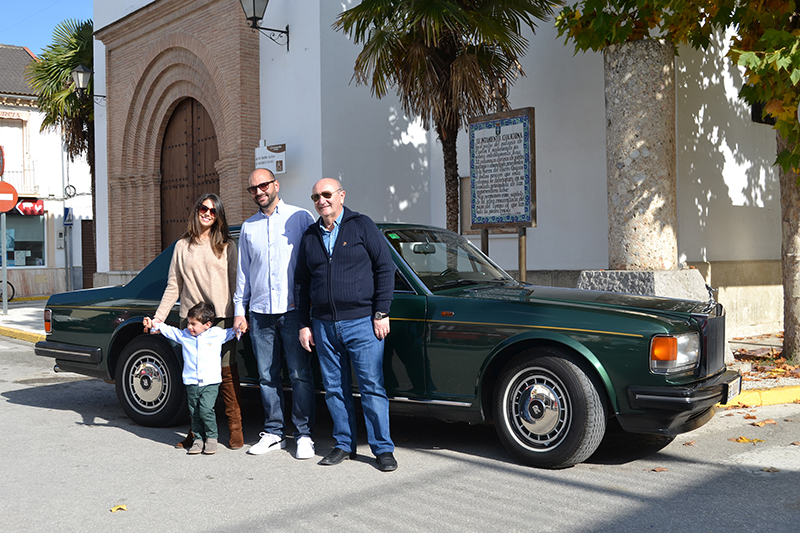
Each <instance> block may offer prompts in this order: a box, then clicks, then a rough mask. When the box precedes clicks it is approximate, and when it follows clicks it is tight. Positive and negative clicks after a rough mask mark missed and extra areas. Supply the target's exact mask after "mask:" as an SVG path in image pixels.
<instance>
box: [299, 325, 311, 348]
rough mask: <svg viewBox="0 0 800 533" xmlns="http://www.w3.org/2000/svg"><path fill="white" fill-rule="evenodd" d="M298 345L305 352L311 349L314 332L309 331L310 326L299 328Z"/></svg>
mask: <svg viewBox="0 0 800 533" xmlns="http://www.w3.org/2000/svg"><path fill="white" fill-rule="evenodd" d="M300 346H302V347H303V349H304V350H305V351H307V352H310V351H311V347H312V346H314V334H313V333H311V328H300Z"/></svg>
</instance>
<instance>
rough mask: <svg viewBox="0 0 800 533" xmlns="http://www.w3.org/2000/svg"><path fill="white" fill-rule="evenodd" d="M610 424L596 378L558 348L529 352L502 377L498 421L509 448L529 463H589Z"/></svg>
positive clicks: (497, 392)
mask: <svg viewBox="0 0 800 533" xmlns="http://www.w3.org/2000/svg"><path fill="white" fill-rule="evenodd" d="M606 422H607V416H606V407H605V404H604V402H603V400H602V398H601V397H600V395H599V393H598V391H597V388H596V387H595V385H594V384H593V383H592V380H591V379H590V378H589V376H588V375H587V374H586V372H584V371H583V370H582V369H581V367H580V366H579V365H578V364H576V362H574V361H573V360H571V359H570V358H569V357H568V356H567V355H565V354H562V353H561V352H559V351H558V350H555V349H552V348H539V349H536V350H530V351H527V352H525V353H523V354H521V355H519V356H517V357H515V358H514V359H512V360H511V361H510V362H509V363H508V364H507V365H506V367H505V368H504V369H503V371H502V373H501V374H500V379H499V381H498V383H497V387H496V389H495V397H494V423H495V426H496V429H497V433H498V435H499V436H500V440H501V441H502V442H503V445H504V446H505V447H506V449H507V450H508V451H509V452H510V453H511V454H512V455H513V456H514V457H516V458H517V459H518V460H519V461H521V462H523V463H525V464H527V465H530V466H535V467H540V468H565V467H569V466H573V465H575V464H577V463H580V462H582V461H585V460H586V459H588V458H589V456H591V455H592V453H594V451H595V450H596V449H597V447H598V446H599V445H600V442H601V441H602V440H603V434H604V433H605V429H606Z"/></svg>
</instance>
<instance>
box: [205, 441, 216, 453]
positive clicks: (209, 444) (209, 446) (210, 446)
mask: <svg viewBox="0 0 800 533" xmlns="http://www.w3.org/2000/svg"><path fill="white" fill-rule="evenodd" d="M215 453H217V439H206V446H205V448H203V455H214V454H215Z"/></svg>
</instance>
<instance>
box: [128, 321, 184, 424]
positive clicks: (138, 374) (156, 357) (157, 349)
mask: <svg viewBox="0 0 800 533" xmlns="http://www.w3.org/2000/svg"><path fill="white" fill-rule="evenodd" d="M115 378H116V388H117V398H119V402H120V404H121V405H122V409H123V410H124V411H125V414H127V415H128V417H129V418H130V419H131V420H133V421H134V422H136V423H137V424H139V425H142V426H150V427H166V426H172V425H175V424H176V423H178V422H179V421H180V419H181V418H182V417H183V418H185V417H186V389H185V388H184V386H183V383H182V381H181V364H180V361H179V358H178V356H177V354H176V353H175V350H174V349H173V347H172V346H171V345H170V344H169V343H168V342H167V341H166V340H164V339H163V338H161V337H156V336H150V335H140V336H138V337H136V338H134V339H133V340H132V341H131V342H129V343H128V345H127V346H125V349H123V350H122V354H121V355H120V358H119V361H118V362H117V369H116V372H115Z"/></svg>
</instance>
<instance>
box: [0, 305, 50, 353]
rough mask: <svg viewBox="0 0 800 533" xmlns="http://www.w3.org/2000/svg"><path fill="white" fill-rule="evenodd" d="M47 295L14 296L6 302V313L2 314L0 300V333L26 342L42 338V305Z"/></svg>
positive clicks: (43, 335)
mask: <svg viewBox="0 0 800 533" xmlns="http://www.w3.org/2000/svg"><path fill="white" fill-rule="evenodd" d="M46 303H47V296H33V297H28V298H25V297H23V298H14V299H13V300H11V301H10V302H8V314H7V315H4V314H2V302H0V335H2V336H3V337H11V338H14V339H20V340H23V341H27V342H32V343H36V342H39V341H41V340H44V338H45V334H44V306H45V304H46Z"/></svg>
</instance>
